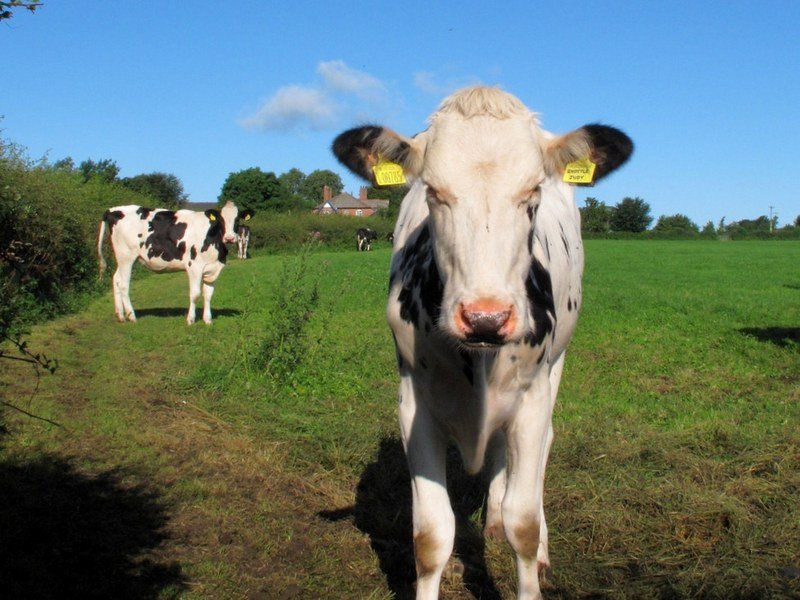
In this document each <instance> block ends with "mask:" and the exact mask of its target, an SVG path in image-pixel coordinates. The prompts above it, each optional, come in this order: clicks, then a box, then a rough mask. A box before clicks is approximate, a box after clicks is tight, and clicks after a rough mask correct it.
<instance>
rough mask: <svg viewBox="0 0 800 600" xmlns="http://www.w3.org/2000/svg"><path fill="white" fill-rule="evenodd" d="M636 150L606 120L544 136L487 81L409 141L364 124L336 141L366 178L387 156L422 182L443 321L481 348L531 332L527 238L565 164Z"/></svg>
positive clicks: (604, 162)
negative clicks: (440, 286)
mask: <svg viewBox="0 0 800 600" xmlns="http://www.w3.org/2000/svg"><path fill="white" fill-rule="evenodd" d="M632 150H633V144H632V142H631V140H630V139H629V138H628V137H627V136H626V135H625V134H624V133H622V132H621V131H619V130H617V129H614V128H611V127H605V126H601V125H588V126H585V127H582V128H580V129H576V130H575V131H572V132H571V133H567V134H565V135H562V136H553V135H551V134H548V133H546V132H544V131H543V130H541V129H540V128H539V124H538V121H537V118H536V116H535V115H534V114H533V113H531V112H530V111H529V110H528V109H527V108H525V106H524V105H523V104H522V103H521V102H520V101H519V100H518V99H517V98H515V97H513V96H511V95H509V94H506V93H505V92H502V91H500V90H498V89H496V88H486V87H476V88H467V89H465V90H461V91H459V92H456V93H455V94H453V95H452V96H450V97H449V98H447V99H445V100H444V102H443V103H442V104H441V106H440V107H439V110H438V111H437V112H436V113H434V114H433V115H432V116H431V118H430V127H429V128H428V129H427V130H425V131H423V132H422V133H420V134H418V135H416V136H414V137H412V138H407V137H404V136H402V135H399V134H397V133H395V132H393V131H391V130H389V129H385V128H383V127H378V126H365V127H359V128H356V129H351V130H349V131H346V132H344V133H342V134H341V135H339V136H338V137H337V138H336V140H335V141H334V143H333V152H334V154H335V155H336V156H337V158H338V159H339V160H340V161H341V162H342V163H343V164H344V165H345V166H346V167H348V168H349V169H350V170H352V171H353V172H355V173H356V174H358V175H360V176H362V177H364V178H365V179H368V180H371V181H374V179H373V170H372V167H373V166H375V164H376V163H377V162H378V161H379V160H388V161H392V162H395V163H398V164H400V165H401V166H402V167H403V170H404V171H405V173H406V175H407V176H409V177H410V178H412V179H419V180H421V183H422V184H424V186H425V189H426V197H427V204H428V208H429V211H430V218H431V222H432V229H431V233H432V236H433V240H434V249H435V250H434V253H435V259H436V263H437V266H438V270H439V273H440V276H441V278H442V281H443V283H444V295H443V299H442V306H441V311H440V322H439V326H440V327H441V328H442V329H444V330H445V331H446V332H448V333H449V334H451V335H453V336H455V337H456V338H458V339H459V340H461V341H462V342H465V343H468V344H475V345H492V344H499V343H504V342H508V341H514V340H518V339H520V338H522V337H523V336H524V335H525V334H526V333H527V332H529V331H531V328H532V327H533V321H532V315H531V314H530V309H529V305H528V300H527V295H526V290H525V281H526V279H527V277H528V272H529V269H530V266H531V258H532V257H531V244H529V236H530V235H531V232H532V230H533V227H534V226H535V221H536V211H537V209H538V207H539V204H540V203H541V202H542V196H543V194H547V193H548V189H552V188H553V187H554V186H559V187H561V188H568V186H566V184H564V183H563V182H562V181H561V179H562V175H563V171H564V168H565V166H566V165H567V164H568V163H570V162H573V161H575V160H578V159H584V158H590V159H591V160H592V161H593V162H594V163H595V164H596V165H597V166H596V169H595V176H594V181H597V180H598V179H600V178H602V177H604V176H605V175H607V174H608V173H610V172H611V171H613V170H614V169H616V168H617V167H619V166H620V165H621V164H623V163H624V162H625V161H626V160H627V158H628V156H629V155H630V154H631V152H632Z"/></svg>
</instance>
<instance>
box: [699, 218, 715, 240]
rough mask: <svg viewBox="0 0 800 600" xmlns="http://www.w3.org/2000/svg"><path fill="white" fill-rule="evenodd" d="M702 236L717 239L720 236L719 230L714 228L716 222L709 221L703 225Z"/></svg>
mask: <svg viewBox="0 0 800 600" xmlns="http://www.w3.org/2000/svg"><path fill="white" fill-rule="evenodd" d="M700 237H702V238H705V239H709V240H715V239H717V238H718V237H719V234H718V233H717V230H716V229H715V228H714V223H713V222H712V221H709V222H708V223H706V224H705V226H703V229H702V230H701V231H700Z"/></svg>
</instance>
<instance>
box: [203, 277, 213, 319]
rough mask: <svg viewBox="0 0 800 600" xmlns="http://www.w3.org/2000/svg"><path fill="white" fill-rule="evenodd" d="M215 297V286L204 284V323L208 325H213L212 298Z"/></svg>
mask: <svg viewBox="0 0 800 600" xmlns="http://www.w3.org/2000/svg"><path fill="white" fill-rule="evenodd" d="M213 295H214V286H213V285H211V284H210V283H203V321H205V323H206V324H207V325H210V324H211V296H213Z"/></svg>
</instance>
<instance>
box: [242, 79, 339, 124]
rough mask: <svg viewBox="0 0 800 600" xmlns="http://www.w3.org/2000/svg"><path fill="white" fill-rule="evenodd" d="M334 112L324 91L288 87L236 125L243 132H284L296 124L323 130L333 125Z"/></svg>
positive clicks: (330, 99)
mask: <svg viewBox="0 0 800 600" xmlns="http://www.w3.org/2000/svg"><path fill="white" fill-rule="evenodd" d="M336 112H337V107H336V104H335V103H334V101H333V99H332V98H331V97H330V96H329V95H328V94H326V93H325V91H323V90H320V89H315V88H311V87H304V86H300V85H288V86H285V87H282V88H280V89H279V90H278V91H277V92H275V94H274V95H273V96H272V97H271V98H268V99H267V100H265V101H264V103H263V104H262V105H261V107H260V108H259V109H258V110H257V111H256V112H255V113H253V114H252V115H250V116H249V117H246V118H244V119H242V120H241V121H240V122H239V124H240V125H241V126H242V127H244V128H246V129H262V130H279V131H285V130H289V129H294V128H295V127H298V126H300V125H307V126H308V127H310V128H311V129H324V128H325V127H327V126H329V125H330V124H331V123H332V122H333V119H334V116H335V114H336Z"/></svg>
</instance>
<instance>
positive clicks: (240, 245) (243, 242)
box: [236, 217, 250, 258]
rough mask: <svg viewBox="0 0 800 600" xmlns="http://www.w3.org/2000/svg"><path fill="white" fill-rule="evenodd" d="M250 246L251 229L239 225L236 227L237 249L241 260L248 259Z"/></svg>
mask: <svg viewBox="0 0 800 600" xmlns="http://www.w3.org/2000/svg"><path fill="white" fill-rule="evenodd" d="M247 218H249V217H247ZM249 245H250V228H249V227H248V226H247V225H238V226H237V227H236V249H237V256H238V257H239V258H247V246H249Z"/></svg>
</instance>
